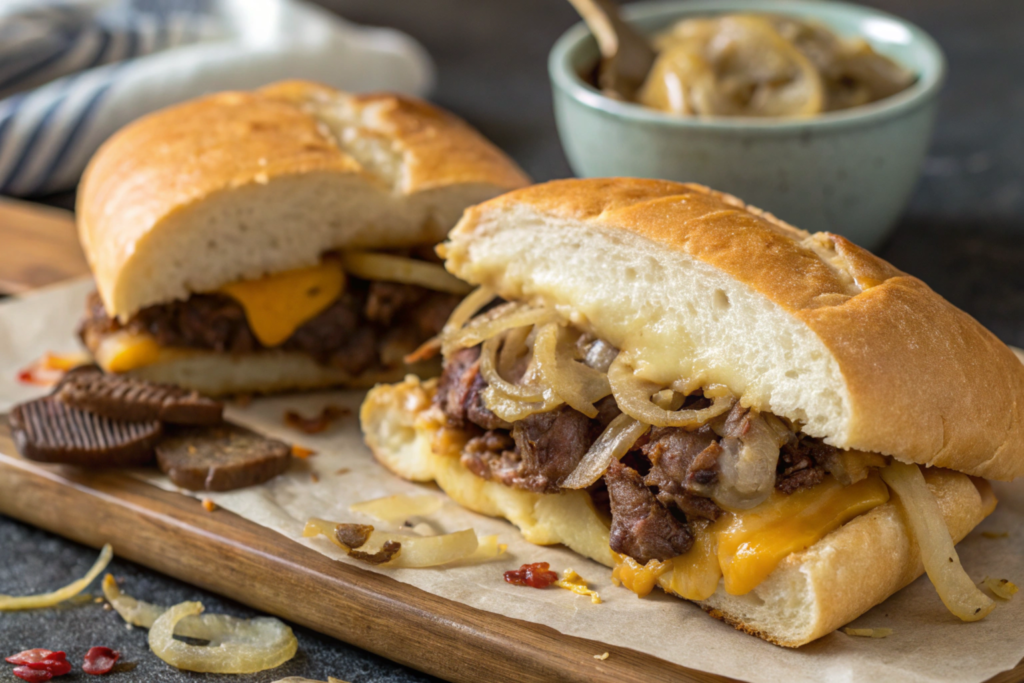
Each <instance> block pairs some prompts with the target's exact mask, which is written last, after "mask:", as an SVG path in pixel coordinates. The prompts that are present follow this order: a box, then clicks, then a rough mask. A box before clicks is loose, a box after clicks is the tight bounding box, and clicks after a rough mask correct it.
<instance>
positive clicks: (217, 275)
mask: <svg viewBox="0 0 1024 683" xmlns="http://www.w3.org/2000/svg"><path fill="white" fill-rule="evenodd" d="M494 194H495V189H494V188H493V187H490V186H486V185H475V184H470V185H460V186H454V187H448V188H445V189H443V190H440V189H439V190H428V191H425V192H420V193H417V194H414V195H410V196H402V195H395V194H393V193H392V191H391V188H390V187H386V186H383V185H381V184H378V183H375V182H372V181H371V180H370V179H368V178H367V177H365V176H360V175H350V174H339V173H332V172H326V171H324V172H317V173H307V174H305V175H290V176H280V177H276V178H273V179H270V180H267V181H266V182H265V183H264V184H260V183H252V184H249V185H244V186H242V187H238V188H233V189H225V190H223V191H221V192H218V193H215V194H212V195H210V196H208V197H206V198H205V199H204V200H203V201H201V202H196V203H194V204H192V205H191V206H189V207H187V208H184V209H182V210H180V211H177V212H175V213H174V214H172V215H170V216H169V217H167V218H166V219H164V221H163V222H162V224H161V228H160V229H159V230H154V231H151V232H150V233H149V234H148V235H147V236H146V237H145V238H143V239H142V240H140V242H139V243H138V245H137V247H136V250H135V254H134V255H133V256H132V258H131V259H130V260H128V261H127V262H126V263H125V265H124V267H123V268H122V269H121V270H120V272H119V273H118V274H117V277H116V279H114V280H113V283H112V287H111V288H110V290H109V293H108V295H109V296H110V297H111V299H110V303H108V306H110V305H111V304H112V309H113V310H114V311H119V312H121V315H120V317H121V318H122V319H125V318H126V314H130V313H132V312H135V311H137V310H139V309H140V308H143V307H144V306H147V305H150V304H157V303H165V302H168V301H173V300H177V299H187V298H188V297H189V295H190V294H191V293H193V292H209V291H213V290H215V289H217V288H218V287H220V286H221V285H223V284H226V283H230V282H237V281H239V280H250V279H255V278H258V277H260V276H263V275H266V274H268V273H277V272H281V271H283V270H289V269H292V268H301V267H304V266H310V265H314V264H316V263H318V262H319V261H320V258H321V255H322V254H323V253H324V252H325V251H329V250H331V249H338V248H346V249H358V248H382V247H384V248H398V247H402V246H414V245H418V244H432V243H434V242H436V241H438V240H439V239H441V238H442V237H443V235H444V229H443V227H442V226H451V225H454V223H455V221H457V220H458V217H459V215H460V214H461V213H462V210H463V209H464V208H465V207H466V206H469V205H470V204H474V203H476V202H480V201H483V200H484V199H487V198H488V197H491V196H493V195H494Z"/></svg>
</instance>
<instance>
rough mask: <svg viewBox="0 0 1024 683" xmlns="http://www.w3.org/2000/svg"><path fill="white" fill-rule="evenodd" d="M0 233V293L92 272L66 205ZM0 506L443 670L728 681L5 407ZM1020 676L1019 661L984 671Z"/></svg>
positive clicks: (478, 674)
mask: <svg viewBox="0 0 1024 683" xmlns="http://www.w3.org/2000/svg"><path fill="white" fill-rule="evenodd" d="M0 245H3V246H4V256H3V258H0V293H15V292H21V291H26V290H28V289H31V288H34V287H40V286H43V285H47V284H53V283H55V282H59V281H61V280H64V279H68V278H71V277H76V276H79V275H83V274H85V273H86V272H88V271H87V268H86V266H85V260H84V259H83V258H82V254H81V251H80V250H79V248H78V243H77V241H76V238H75V233H74V229H73V223H72V219H71V216H70V214H68V213H66V212H60V211H58V210H54V209H40V208H37V207H34V206H33V205H28V204H24V203H21V202H10V201H6V200H0ZM8 245H12V246H13V247H14V248H13V250H12V249H9V248H8ZM0 514H4V515H8V516H10V517H14V518H16V519H20V520H22V521H24V522H27V523H29V524H33V525H35V526H38V527H40V528H43V529H46V530H48V531H51V532H53V533H56V534H60V535H61V536H65V537H67V538H70V539H72V540H74V541H77V542H79V543H84V544H86V545H90V546H92V547H95V548H99V547H101V546H102V545H103V544H104V543H110V544H112V545H113V546H114V548H115V550H116V552H117V554H118V556H120V557H124V558H127V559H129V560H132V561H133V562H137V563H139V564H142V565H145V566H147V567H150V568H152V569H155V570H157V571H160V572H163V573H165V574H168V575H170V576H173V577H175V578H178V579H181V580H183V581H187V582H189V583H191V584H193V585H196V586H199V587H201V588H204V589H206V590H209V591H212V592H214V593H219V594H221V595H224V596H226V597H229V598H231V599H233V600H237V601H238V602H241V603H244V604H246V605H249V606H251V607H253V608H255V609H258V610H261V611H263V612H267V613H269V614H273V615H276V616H279V617H281V618H283V619H287V620H289V621H292V622H295V623H298V624H301V625H303V626H307V627H309V628H312V629H315V630H317V631H320V632H321V633H326V634H328V635H331V636H333V637H335V638H338V639H339V640H344V641H346V642H348V643H352V644H354V645H357V646H359V647H362V648H364V649H366V650H370V651H371V652H375V653H377V654H379V655H382V656H384V657H387V658H389V659H393V660H395V661H397V662H401V663H402V664H405V665H407V666H410V667H413V668H415V669H419V670H420V671H425V672H427V673H430V674H433V675H435V676H438V677H440V678H444V679H447V680H451V681H458V682H465V683H479V682H480V681H511V682H522V683H542V682H544V683H546V682H548V681H572V682H577V681H578V682H579V683H589V682H591V681H594V682H607V683H624V682H625V681H640V680H643V681H652V682H662V681H664V682H667V681H681V682H684V683H711V682H718V683H725V682H727V681H729V680H731V679H727V678H724V677H721V676H715V675H712V674H707V673H703V672H700V671H694V670H691V669H686V668H684V667H681V666H677V665H675V664H671V663H669V662H666V661H663V660H660V659H657V658H655V657H651V656H650V655H645V654H642V653H639V652H634V651H632V650H629V649H626V648H620V647H613V646H610V645H606V644H604V643H599V642H594V641H589V640H586V639H583V638H574V637H571V636H566V635H562V634H560V633H558V632H557V631H555V630H554V629H551V628H549V627H547V626H540V625H537V624H531V623H528V622H524V621H519V620H516V619H510V618H508V617H503V616H501V615H498V614H493V613H491V612H485V611H482V610H478V609H474V608H472V607H467V606H466V605H462V604H459V603H456V602H451V601H449V600H446V599H444V598H440V597H438V596H435V595H431V594H429V593H426V592H424V591H421V590H419V589H417V588H414V587H412V586H409V585H406V584H402V583H399V582H397V581H395V580H393V579H391V578H389V577H387V576H383V575H381V574H375V573H372V572H367V571H363V570H361V569H358V568H356V567H352V566H349V565H347V564H343V563H340V562H335V561H333V560H331V559H330V558H328V557H325V556H324V555H321V554H320V553H318V552H316V551H314V550H311V549H309V548H306V547H305V546H302V545H299V544H298V543H295V542H293V541H291V540H289V539H287V538H285V537H284V536H281V535H280V534H277V533H275V532H273V531H270V530H268V529H266V528H264V527H261V526H259V525H257V524H255V523H253V522H250V521H248V520H245V519H242V518H241V517H238V516H237V515H234V514H233V513H230V512H228V511H226V510H216V511H214V512H207V511H206V510H205V509H204V508H203V506H202V505H201V504H200V502H199V501H197V500H195V499H194V498H190V497H188V496H183V495H181V494H177V493H172V492H168V491H163V490H161V489H158V488H156V487H154V486H150V485H149V484H145V483H143V482H140V481H137V480H135V479H132V478H130V477H128V476H125V475H123V474H120V473H118V472H98V473H97V472H86V471H82V470H80V469H77V468H70V467H61V466H49V465H42V464H39V463H34V462H30V461H27V460H24V459H22V458H20V457H19V456H18V455H17V454H16V450H15V448H14V443H13V442H12V440H11V438H10V428H9V426H8V424H7V421H6V418H4V417H3V416H0ZM604 652H608V653H609V657H608V658H607V659H605V660H596V659H594V655H600V654H601V653H604ZM1020 681H1024V662H1022V663H1021V664H1019V665H1018V666H1017V667H1016V668H1015V669H1013V670H1011V671H1006V672H1003V673H1001V674H999V675H998V676H995V677H994V678H992V679H990V680H989V681H988V683H1018V682H1020Z"/></svg>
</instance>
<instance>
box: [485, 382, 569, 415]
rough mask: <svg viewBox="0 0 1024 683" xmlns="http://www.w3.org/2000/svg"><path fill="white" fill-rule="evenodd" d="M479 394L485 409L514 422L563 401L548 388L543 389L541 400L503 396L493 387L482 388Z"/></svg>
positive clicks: (546, 409) (550, 408)
mask: <svg viewBox="0 0 1024 683" xmlns="http://www.w3.org/2000/svg"><path fill="white" fill-rule="evenodd" d="M481 396H483V399H484V405H485V406H487V409H488V410H490V411H491V412H492V413H494V414H495V415H497V416H498V417H500V418H501V419H502V420H505V421H506V422H516V421H518V420H522V419H524V418H527V417H529V416H530V415H533V414H535V413H546V412H548V411H549V410H554V409H555V408H557V407H558V406H560V405H562V403H563V401H562V399H560V398H558V397H557V396H556V395H555V394H554V392H552V391H551V390H550V389H548V390H545V391H544V400H543V401H523V400H521V399H518V398H514V397H512V396H505V395H504V394H502V393H501V392H500V391H497V390H496V389H495V388H494V387H487V388H486V389H484V390H483V393H482V394H481Z"/></svg>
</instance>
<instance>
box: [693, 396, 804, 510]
mask: <svg viewBox="0 0 1024 683" xmlns="http://www.w3.org/2000/svg"><path fill="white" fill-rule="evenodd" d="M731 418H732V416H730V419H731ZM741 419H742V420H743V421H745V422H746V423H747V426H746V427H744V428H739V427H737V428H735V429H733V430H729V429H725V430H722V440H721V442H720V444H719V445H720V446H721V447H722V453H721V455H719V456H718V479H717V480H716V481H715V483H714V484H713V485H712V486H710V487H709V495H710V496H711V499H712V500H714V501H715V502H716V503H718V505H719V507H722V508H724V509H726V510H749V509H750V508H753V507H756V506H758V505H760V504H761V503H763V502H764V501H766V500H768V496H770V495H771V493H772V491H773V490H774V489H775V470H776V468H777V467H778V463H779V448H780V447H781V446H782V445H783V444H784V443H786V441H788V440H789V437H790V432H789V431H788V429H787V430H785V431H784V432H783V431H782V430H780V429H777V428H776V426H775V424H774V423H773V422H771V421H770V420H771V419H775V420H777V418H774V416H772V415H770V414H768V413H765V414H763V415H762V414H759V413H756V412H753V411H750V412H749V413H747V414H746V415H743V417H742V418H741ZM726 424H728V421H727V422H726ZM779 425H782V423H781V421H779ZM715 426H716V427H718V429H719V430H721V427H720V426H719V425H717V424H716V425H715ZM782 429H785V425H782Z"/></svg>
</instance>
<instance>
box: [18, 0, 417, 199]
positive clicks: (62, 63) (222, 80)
mask: <svg viewBox="0 0 1024 683" xmlns="http://www.w3.org/2000/svg"><path fill="white" fill-rule="evenodd" d="M286 78H304V79H309V80H314V81H319V82H322V83H326V84H328V85H333V86H335V87H338V88H343V89H346V90H356V91H359V90H370V89H380V90H397V91H400V92H407V93H412V94H423V93H425V92H426V91H427V90H428V89H429V87H430V85H431V84H432V81H433V66H432V64H431V62H430V58H429V57H428V56H427V54H426V53H425V52H424V50H423V48H422V47H420V45H419V44H418V43H416V42H415V41H414V40H412V39H411V38H409V37H408V36H406V35H405V34H402V33H399V32H397V31H393V30H390V29H377V28H373V29H371V28H365V27H359V26H355V25H353V24H351V23H348V22H346V21H344V20H342V19H340V18H338V17H337V16H335V15H333V14H331V13H329V12H327V11H325V10H322V9H320V8H318V7H316V6H313V5H310V4H307V3H304V2H302V1H301V0H78V1H69V0H64V1H62V2H48V1H46V0H0V194H8V195H19V196H30V195H40V194H46V193H50V192H56V191H60V190H67V189H70V188H72V187H74V185H75V183H76V182H77V181H78V177H79V176H80V175H81V173H82V170H83V169H84V168H85V164H86V163H87V162H88V160H89V157H90V156H91V155H92V153H93V152H95V151H96V149H97V148H98V147H99V145H100V144H101V143H102V142H103V141H104V140H106V139H107V138H108V137H109V136H110V135H111V134H112V133H113V132H114V131H116V130H117V129H118V128H120V127H121V126H123V125H125V124H126V123H128V122H129V121H132V120H134V119H136V118H138V117H139V116H142V115H144V114H147V113H149V112H151V111H155V110H157V109H160V108H163V107H166V106H168V105H171V104H174V103H175V102H181V101H183V100H186V99H190V98H192V97H196V96H198V95H201V94H204V93H209V92H216V91H218V90H228V89H250V88H256V87H259V86H261V85H264V84H266V83H270V82H272V81H276V80H282V79H286Z"/></svg>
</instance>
